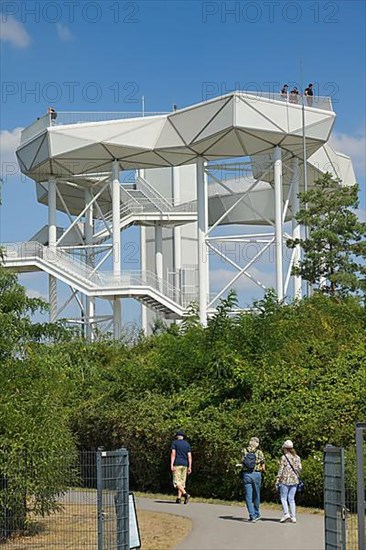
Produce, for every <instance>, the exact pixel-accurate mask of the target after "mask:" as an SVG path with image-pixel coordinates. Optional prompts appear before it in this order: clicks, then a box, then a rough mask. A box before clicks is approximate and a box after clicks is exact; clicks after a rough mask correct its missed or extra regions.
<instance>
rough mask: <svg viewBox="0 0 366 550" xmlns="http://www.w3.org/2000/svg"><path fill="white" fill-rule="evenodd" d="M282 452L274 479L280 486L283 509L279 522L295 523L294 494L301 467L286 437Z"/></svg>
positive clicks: (298, 458)
mask: <svg viewBox="0 0 366 550" xmlns="http://www.w3.org/2000/svg"><path fill="white" fill-rule="evenodd" d="M282 453H283V455H282V457H281V463H280V467H279V470H278V474H277V479H276V484H278V485H279V486H280V496H281V504H282V509H283V516H282V518H281V519H280V523H285V522H286V521H291V522H292V523H296V505H295V495H296V489H297V484H298V483H299V479H300V478H299V475H300V471H301V468H302V466H301V460H300V457H299V456H298V454H297V453H296V451H295V449H294V445H293V443H292V441H291V440H290V439H287V440H286V441H285V442H284V444H283V445H282ZM289 508H290V512H289Z"/></svg>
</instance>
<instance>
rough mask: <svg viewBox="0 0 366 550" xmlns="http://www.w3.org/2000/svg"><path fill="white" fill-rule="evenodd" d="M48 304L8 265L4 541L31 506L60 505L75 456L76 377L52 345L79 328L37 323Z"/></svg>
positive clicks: (1, 431) (2, 409) (1, 273)
mask: <svg viewBox="0 0 366 550" xmlns="http://www.w3.org/2000/svg"><path fill="white" fill-rule="evenodd" d="M46 308H47V304H46V303H45V302H43V300H40V299H38V298H29V297H28V296H27V295H26V293H25V290H24V288H23V287H22V286H21V285H20V284H19V283H18V280H17V277H16V275H14V274H11V273H9V272H7V271H5V270H4V269H2V268H1V267H0V380H1V392H0V540H1V539H4V538H5V539H6V538H8V537H9V536H10V535H11V534H12V532H14V531H16V530H18V529H24V527H25V525H26V520H27V514H28V512H36V513H42V514H44V513H47V512H50V511H52V510H53V509H54V508H55V507H57V494H58V493H59V492H62V490H64V489H65V487H66V483H67V480H68V479H69V475H70V463H71V461H72V460H73V459H74V456H75V455H74V452H75V444H74V438H73V436H72V434H71V431H70V428H69V417H68V410H67V408H66V407H65V402H66V400H67V394H68V384H67V380H65V374H64V372H63V370H62V368H63V365H62V364H60V361H56V359H55V357H54V356H53V354H52V346H50V345H48V344H49V343H53V342H55V341H56V342H58V341H63V340H64V339H65V337H66V339H67V338H70V337H71V336H70V334H72V333H69V332H68V331H67V330H66V329H65V328H64V327H62V326H61V325H55V324H48V323H34V322H32V314H34V313H36V312H37V311H42V310H45V309H46Z"/></svg>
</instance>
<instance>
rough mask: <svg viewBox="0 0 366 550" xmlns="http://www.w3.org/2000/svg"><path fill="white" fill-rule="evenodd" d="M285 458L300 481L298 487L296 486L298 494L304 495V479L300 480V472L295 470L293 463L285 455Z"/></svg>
mask: <svg viewBox="0 0 366 550" xmlns="http://www.w3.org/2000/svg"><path fill="white" fill-rule="evenodd" d="M285 458H286V460H287V462H288V463H289V465H290V468H291V470H292V471H293V472H294V474H295V475H296V476H297V478H298V480H299V481H298V483H297V485H296V492H297V493H303V492H304V491H305V484H304V482H303V481H302V479H300V474H299V472H298V471H297V470H295V468H294V467H293V465H292V464H291V462H290V461H289V459H288V458H287V456H286V455H285Z"/></svg>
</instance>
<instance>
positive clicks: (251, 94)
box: [235, 90, 333, 111]
mask: <svg viewBox="0 0 366 550" xmlns="http://www.w3.org/2000/svg"><path fill="white" fill-rule="evenodd" d="M235 93H236V94H238V95H241V96H243V97H246V98H249V99H258V100H261V99H268V100H270V101H280V102H282V103H283V102H285V103H289V104H291V105H301V106H302V101H303V99H304V105H305V107H313V108H314V109H322V110H324V111H333V106H332V100H331V98H330V97H327V96H317V95H313V96H307V95H302V94H300V92H299V94H298V95H291V92H287V93H281V92H262V91H259V90H258V91H257V92H256V91H244V90H238V91H236V92H235Z"/></svg>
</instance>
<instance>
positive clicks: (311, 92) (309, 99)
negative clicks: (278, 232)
mask: <svg viewBox="0 0 366 550" xmlns="http://www.w3.org/2000/svg"><path fill="white" fill-rule="evenodd" d="M305 97H306V101H307V103H308V106H309V107H312V106H313V101H314V90H313V85H312V84H309V86H308V87H307V88H305Z"/></svg>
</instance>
